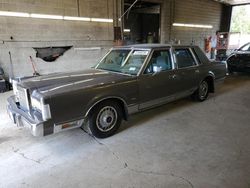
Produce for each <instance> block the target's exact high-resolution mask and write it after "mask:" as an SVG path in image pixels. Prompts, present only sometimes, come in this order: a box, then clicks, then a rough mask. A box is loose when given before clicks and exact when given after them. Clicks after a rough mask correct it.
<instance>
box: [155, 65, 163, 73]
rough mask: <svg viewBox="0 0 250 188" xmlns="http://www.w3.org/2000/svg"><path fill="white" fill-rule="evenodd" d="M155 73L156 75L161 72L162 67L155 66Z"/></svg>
mask: <svg viewBox="0 0 250 188" xmlns="http://www.w3.org/2000/svg"><path fill="white" fill-rule="evenodd" d="M153 72H154V73H158V72H161V67H158V66H153Z"/></svg>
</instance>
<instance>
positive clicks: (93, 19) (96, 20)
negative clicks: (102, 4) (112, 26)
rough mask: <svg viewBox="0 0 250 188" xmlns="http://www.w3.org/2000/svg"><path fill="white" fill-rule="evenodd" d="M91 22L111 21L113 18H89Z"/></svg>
mask: <svg viewBox="0 0 250 188" xmlns="http://www.w3.org/2000/svg"><path fill="white" fill-rule="evenodd" d="M91 21H92V22H105V23H112V22H113V19H105V18H91Z"/></svg>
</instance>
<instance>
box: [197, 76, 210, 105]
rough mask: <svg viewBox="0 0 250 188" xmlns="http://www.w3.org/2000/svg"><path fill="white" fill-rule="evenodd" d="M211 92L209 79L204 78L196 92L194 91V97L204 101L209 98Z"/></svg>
mask: <svg viewBox="0 0 250 188" xmlns="http://www.w3.org/2000/svg"><path fill="white" fill-rule="evenodd" d="M208 93H209V85H208V82H207V80H203V81H202V82H201V83H200V85H199V87H198V89H197V90H196V92H195V93H194V97H195V99H196V100H198V101H200V102H202V101H204V100H206V99H207V97H208Z"/></svg>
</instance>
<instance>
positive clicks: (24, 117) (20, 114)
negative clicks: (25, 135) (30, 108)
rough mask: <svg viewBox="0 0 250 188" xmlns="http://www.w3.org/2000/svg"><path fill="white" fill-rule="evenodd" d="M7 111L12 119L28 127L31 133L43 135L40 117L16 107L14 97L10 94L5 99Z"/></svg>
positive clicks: (21, 125)
mask: <svg viewBox="0 0 250 188" xmlns="http://www.w3.org/2000/svg"><path fill="white" fill-rule="evenodd" d="M7 102H8V103H7V112H8V114H9V116H10V118H11V119H12V121H13V122H14V123H15V124H17V126H20V127H23V126H25V127H28V128H29V129H30V131H31V134H32V135H34V136H44V135H45V134H44V124H45V122H44V121H43V120H42V118H41V117H39V116H37V115H35V114H32V115H30V114H29V113H27V112H25V111H23V110H21V109H20V108H18V106H17V104H16V102H15V97H14V96H11V97H9V98H8V99H7Z"/></svg>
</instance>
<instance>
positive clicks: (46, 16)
mask: <svg viewBox="0 0 250 188" xmlns="http://www.w3.org/2000/svg"><path fill="white" fill-rule="evenodd" d="M30 17H31V18H44V19H55V20H62V19H63V16H60V15H48V14H30Z"/></svg>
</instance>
